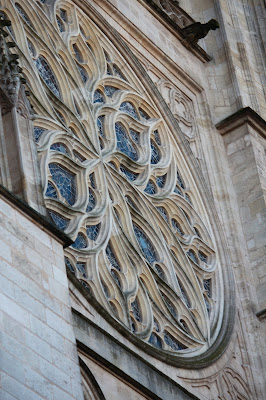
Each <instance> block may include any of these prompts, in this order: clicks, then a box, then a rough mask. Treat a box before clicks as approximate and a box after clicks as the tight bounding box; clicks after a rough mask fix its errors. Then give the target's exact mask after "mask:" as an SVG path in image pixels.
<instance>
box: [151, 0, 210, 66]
mask: <svg viewBox="0 0 266 400" xmlns="http://www.w3.org/2000/svg"><path fill="white" fill-rule="evenodd" d="M144 3H146V4H147V5H148V7H149V8H150V9H151V10H150V11H151V13H152V14H153V15H155V16H156V17H157V18H158V19H159V21H160V22H162V23H163V24H164V25H166V26H167V27H168V28H169V30H170V31H171V32H172V33H173V34H174V35H175V36H176V37H177V38H178V39H179V40H180V41H181V42H182V44H183V45H184V46H185V47H187V48H188V49H189V50H190V51H191V52H192V53H193V54H194V55H195V56H196V57H197V58H199V60H200V61H202V62H204V63H205V62H208V61H210V60H211V57H210V56H209V55H208V54H207V53H206V52H205V51H204V50H203V49H202V48H201V47H200V46H199V45H198V44H190V43H188V42H187V41H186V36H185V35H184V33H183V32H182V28H180V26H179V25H178V24H177V23H176V22H175V21H174V20H173V16H172V15H170V16H169V15H168V13H166V11H165V9H164V8H163V7H162V6H160V7H159V6H158V5H157V4H156V3H155V2H154V1H153V0H144ZM174 7H176V8H178V11H179V13H180V14H183V15H184V18H185V20H186V22H188V21H189V20H190V22H191V23H193V22H195V21H194V20H193V18H191V17H189V15H188V14H187V13H186V12H185V11H184V10H182V8H181V7H178V6H176V5H175V6H174Z"/></svg>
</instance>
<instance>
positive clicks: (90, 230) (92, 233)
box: [86, 224, 101, 240]
mask: <svg viewBox="0 0 266 400" xmlns="http://www.w3.org/2000/svg"><path fill="white" fill-rule="evenodd" d="M100 225H101V224H97V225H88V226H87V227H86V232H87V236H88V238H89V239H90V240H96V239H97V237H98V235H99V232H100Z"/></svg>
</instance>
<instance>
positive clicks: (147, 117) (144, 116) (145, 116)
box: [139, 108, 150, 120]
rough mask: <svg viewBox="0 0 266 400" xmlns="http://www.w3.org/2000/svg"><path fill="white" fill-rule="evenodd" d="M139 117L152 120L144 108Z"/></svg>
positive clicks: (140, 109) (140, 110)
mask: <svg viewBox="0 0 266 400" xmlns="http://www.w3.org/2000/svg"><path fill="white" fill-rule="evenodd" d="M139 115H140V116H141V117H142V118H144V119H146V120H148V119H150V116H149V115H148V114H147V113H146V111H144V110H143V109H142V108H139Z"/></svg>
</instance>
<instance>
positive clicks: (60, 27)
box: [56, 15, 65, 33]
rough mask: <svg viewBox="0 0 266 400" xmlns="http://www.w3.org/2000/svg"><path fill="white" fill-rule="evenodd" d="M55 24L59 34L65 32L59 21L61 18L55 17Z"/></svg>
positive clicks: (62, 24)
mask: <svg viewBox="0 0 266 400" xmlns="http://www.w3.org/2000/svg"><path fill="white" fill-rule="evenodd" d="M56 22H57V25H58V28H59V31H60V32H61V33H63V32H65V27H64V23H63V22H62V21H61V18H59V17H58V15H57V16H56Z"/></svg>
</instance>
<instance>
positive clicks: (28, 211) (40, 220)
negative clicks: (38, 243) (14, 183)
mask: <svg viewBox="0 0 266 400" xmlns="http://www.w3.org/2000/svg"><path fill="white" fill-rule="evenodd" d="M0 198H3V199H5V200H6V201H7V202H8V203H9V204H12V205H13V206H14V207H15V208H16V209H18V210H19V211H21V212H22V213H23V214H25V215H26V216H28V217H29V218H30V219H32V220H33V221H35V222H37V224H38V225H39V226H40V229H42V230H44V231H46V232H47V233H49V234H50V235H52V236H54V237H55V238H56V239H57V240H58V241H59V242H60V243H62V245H63V247H64V248H65V247H68V246H70V245H71V244H72V243H73V240H72V239H70V237H69V236H67V235H66V234H65V233H64V232H63V231H61V230H60V229H58V228H57V226H56V225H54V224H53V223H52V222H50V221H49V220H48V219H47V218H46V217H44V216H43V215H41V214H40V213H39V212H38V211H36V210H34V209H33V208H32V207H30V206H29V205H28V204H27V203H25V202H24V201H23V200H21V199H19V198H18V197H17V196H15V195H14V194H13V193H11V192H10V191H9V190H7V189H6V188H5V187H4V186H2V185H1V184H0Z"/></svg>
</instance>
